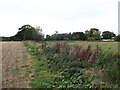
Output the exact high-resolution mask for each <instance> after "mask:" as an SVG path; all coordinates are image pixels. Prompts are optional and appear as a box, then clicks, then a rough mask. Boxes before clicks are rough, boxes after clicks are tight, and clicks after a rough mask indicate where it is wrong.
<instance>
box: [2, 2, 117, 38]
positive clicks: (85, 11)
mask: <svg viewBox="0 0 120 90" xmlns="http://www.w3.org/2000/svg"><path fill="white" fill-rule="evenodd" d="M118 2H119V0H0V36H13V35H15V34H16V33H17V32H18V28H20V27H21V26H23V25H26V24H29V25H31V26H33V27H37V26H40V27H41V28H42V29H43V33H44V34H45V35H47V34H49V35H51V34H54V33H55V31H58V33H69V32H84V31H85V30H90V29H91V28H98V29H99V30H100V31H101V32H103V31H111V32H114V33H115V34H118Z"/></svg>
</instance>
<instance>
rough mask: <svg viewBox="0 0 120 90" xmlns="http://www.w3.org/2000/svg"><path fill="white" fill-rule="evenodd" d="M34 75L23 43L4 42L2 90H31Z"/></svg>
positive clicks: (30, 60) (29, 57)
mask: <svg viewBox="0 0 120 90" xmlns="http://www.w3.org/2000/svg"><path fill="white" fill-rule="evenodd" d="M33 73H34V72H33V68H32V59H31V56H30V55H29V54H28V52H27V49H26V47H25V46H24V44H23V42H2V88H30V86H29V83H30V81H31V80H32V75H33Z"/></svg>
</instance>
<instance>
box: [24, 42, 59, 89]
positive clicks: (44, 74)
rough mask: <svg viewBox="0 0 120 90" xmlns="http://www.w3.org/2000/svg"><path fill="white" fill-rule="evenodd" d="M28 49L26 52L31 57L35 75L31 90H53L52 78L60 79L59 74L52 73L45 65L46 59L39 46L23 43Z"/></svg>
mask: <svg viewBox="0 0 120 90" xmlns="http://www.w3.org/2000/svg"><path fill="white" fill-rule="evenodd" d="M24 44H25V46H26V47H27V48H28V52H29V53H30V54H32V56H33V62H32V63H33V67H34V70H35V74H34V75H33V76H32V77H34V79H33V80H32V82H31V83H30V85H31V86H32V87H33V88H53V87H55V82H54V78H55V77H60V74H59V73H52V72H51V71H50V69H49V67H48V64H47V63H46V58H45V55H44V53H43V50H42V49H41V45H38V44H36V43H33V42H29V43H28V42H24Z"/></svg>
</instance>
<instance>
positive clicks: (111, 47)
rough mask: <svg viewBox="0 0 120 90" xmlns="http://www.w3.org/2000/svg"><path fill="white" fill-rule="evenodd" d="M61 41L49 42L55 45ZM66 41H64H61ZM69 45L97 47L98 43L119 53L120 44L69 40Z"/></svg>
mask: <svg viewBox="0 0 120 90" xmlns="http://www.w3.org/2000/svg"><path fill="white" fill-rule="evenodd" d="M56 42H57V43H59V41H51V42H47V43H49V44H50V45H55V43H56ZM60 42H64V41H60ZM68 44H69V45H79V46H82V47H88V46H89V45H91V46H92V47H93V48H95V47H96V46H97V45H98V46H99V47H100V48H101V49H102V50H109V49H110V50H112V51H113V52H116V53H118V49H119V48H118V46H119V42H88V41H68Z"/></svg>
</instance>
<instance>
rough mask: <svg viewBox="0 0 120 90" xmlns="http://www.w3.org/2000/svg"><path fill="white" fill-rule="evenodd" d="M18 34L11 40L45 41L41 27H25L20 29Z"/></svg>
mask: <svg viewBox="0 0 120 90" xmlns="http://www.w3.org/2000/svg"><path fill="white" fill-rule="evenodd" d="M18 30H19V31H18V33H17V34H16V35H15V36H12V37H11V40H20V41H21V40H35V41H41V40H43V38H44V37H43V34H42V29H40V27H37V28H34V27H32V26H30V25H24V26H22V27H21V28H19V29H18Z"/></svg>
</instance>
